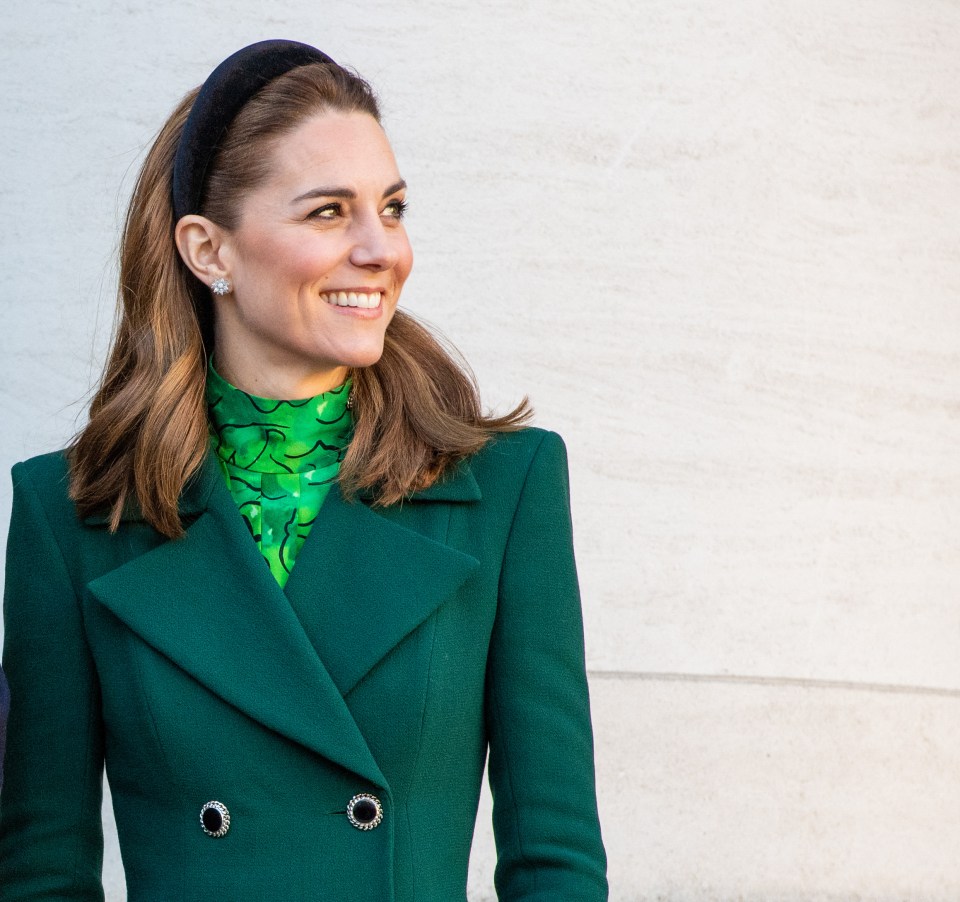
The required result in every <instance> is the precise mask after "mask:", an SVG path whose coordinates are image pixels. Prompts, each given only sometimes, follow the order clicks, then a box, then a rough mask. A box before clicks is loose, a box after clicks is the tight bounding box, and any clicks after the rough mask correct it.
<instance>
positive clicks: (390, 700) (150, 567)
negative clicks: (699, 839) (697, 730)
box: [0, 429, 607, 902]
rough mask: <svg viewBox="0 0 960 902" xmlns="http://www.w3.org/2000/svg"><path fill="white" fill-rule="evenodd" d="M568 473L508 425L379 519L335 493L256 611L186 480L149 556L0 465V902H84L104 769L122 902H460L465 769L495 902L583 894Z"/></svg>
mask: <svg viewBox="0 0 960 902" xmlns="http://www.w3.org/2000/svg"><path fill="white" fill-rule="evenodd" d="M566 472H567V471H566V458H565V452H564V448H563V444H562V442H561V441H560V439H559V438H558V437H557V436H556V435H554V434H552V433H547V432H543V431H541V430H535V429H530V430H524V431H522V432H520V433H514V434H506V435H502V436H498V437H497V438H496V439H495V440H494V441H492V442H491V443H490V444H489V445H488V446H487V447H486V448H485V449H484V450H482V451H481V452H479V453H478V454H476V455H474V456H473V457H472V458H470V459H469V460H468V461H466V462H464V463H463V464H462V465H461V466H460V467H459V468H458V469H457V470H456V471H455V472H454V473H453V474H451V476H450V477H449V478H447V479H445V480H444V481H443V482H442V483H439V484H437V485H435V486H433V487H431V488H430V489H427V490H425V491H422V492H420V493H418V494H416V495H414V496H413V497H412V498H411V499H410V500H409V501H407V502H405V503H403V504H401V505H395V506H392V507H387V508H381V509H377V508H371V507H370V506H368V504H366V503H364V502H363V500H362V499H360V500H356V501H353V502H347V501H346V500H344V498H343V497H342V496H341V495H340V493H339V491H337V490H336V489H334V490H333V491H332V492H331V493H330V495H329V497H328V498H327V500H326V501H325V503H324V506H323V508H322V510H321V512H320V515H319V517H318V519H317V521H316V522H315V523H314V525H313V527H312V530H311V532H310V535H309V537H308V539H307V542H306V544H305V545H304V547H303V549H302V550H301V552H300V555H299V557H298V559H297V563H296V566H295V567H294V569H293V572H292V574H291V577H290V579H289V582H288V583H287V585H286V587H285V589H283V590H281V589H280V588H279V587H278V585H277V583H276V582H275V581H274V579H273V577H272V576H271V574H270V572H269V570H268V569H267V568H266V567H265V566H264V563H263V560H262V558H261V557H260V555H259V553H258V551H257V549H256V546H255V544H254V542H253V541H252V539H251V537H250V534H249V533H248V532H247V530H246V528H245V526H244V523H243V521H242V519H241V517H240V515H239V513H238V511H237V508H236V505H235V503H234V501H233V499H232V498H231V496H230V493H229V491H228V489H227V487H226V485H225V484H224V481H223V479H222V476H221V474H220V472H219V470H218V469H217V467H216V464H215V463H214V462H213V461H212V460H208V461H207V464H206V465H205V466H204V468H203V470H202V471H201V473H200V474H199V475H198V476H197V477H196V478H195V479H194V480H193V481H192V483H191V484H190V485H189V486H188V488H187V490H186V491H185V493H184V496H183V498H182V503H181V511H182V514H183V517H184V520H185V522H187V523H188V524H189V526H188V528H187V531H186V535H185V536H184V537H183V538H181V539H177V540H172V541H171V540H167V539H164V538H163V537H162V536H160V535H159V534H158V533H156V532H155V531H154V530H153V529H152V528H151V527H149V526H148V525H146V524H145V523H143V522H141V521H140V519H138V517H137V516H136V514H135V513H133V512H131V514H130V515H129V516H127V517H126V518H125V520H124V522H123V523H122V525H121V528H120V530H119V531H118V532H117V533H115V534H111V533H110V532H109V531H108V530H107V529H106V526H105V524H104V522H103V521H102V520H98V519H97V518H90V519H87V520H85V521H81V520H79V519H78V518H77V515H76V512H75V509H74V507H73V505H72V503H71V502H70V501H69V500H68V498H67V471H66V464H65V461H64V458H63V455H62V454H56V455H47V456H43V457H38V458H34V459H32V460H30V461H27V462H25V463H22V464H18V465H17V466H16V467H15V468H14V510H13V519H12V525H11V531H10V539H9V544H8V558H7V586H6V596H5V618H6V621H5V622H6V640H5V650H4V667H5V668H6V669H7V674H8V677H9V682H10V686H11V691H12V706H11V714H10V725H9V736H8V748H7V761H6V784H5V786H4V789H3V792H2V795H0V900H3V902H13V900H41V899H43V900H48V899H49V900H53V899H57V900H66V899H71V900H94V899H100V898H102V890H101V888H100V867H101V857H102V831H101V826H100V803H101V774H102V769H103V765H104V761H105V762H106V770H107V775H108V777H109V780H110V784H111V790H112V794H113V803H114V808H115V812H116V820H117V828H118V832H119V837H120V846H121V851H122V855H123V863H124V869H125V872H126V879H127V885H128V894H129V895H128V898H129V899H130V902H161V900H162V902H176V900H184V902H186V900H204V902H208V900H211V899H222V900H229V902H245V900H251V902H252V900H257V902H262V900H274V899H276V900H284V902H297V900H307V899H310V900H330V902H346V900H353V899H356V900H370V902H388V900H390V902H393V900H396V902H456V900H464V899H465V896H466V890H465V885H466V874H467V861H468V854H469V850H470V843H471V838H472V834H473V826H474V820H475V816H476V809H477V800H478V794H479V790H480V784H481V779H482V772H483V765H484V759H485V756H486V755H487V751H488V748H489V773H490V780H491V786H492V789H493V794H494V827H495V831H496V838H497V845H498V867H497V878H496V879H497V888H498V892H499V897H500V899H502V900H542V902H548V900H549V902H576V900H583V902H586V900H590V902H594V900H602V899H606V898H607V889H606V880H605V876H604V874H605V861H604V852H603V847H602V844H601V839H600V831H599V825H598V819H597V811H596V802H595V791H594V772H593V749H592V737H591V729H590V718H589V704H588V698H587V685H586V679H585V674H584V659H583V644H582V625H581V614H580V604H579V597H578V591H577V582H576V573H575V567H574V561H573V553H572V543H571V530H570V516H569V504H568V491H567V476H566ZM358 794H368V795H370V796H373V797H375V799H376V800H377V801H378V802H379V803H380V806H381V807H382V812H383V818H382V821H381V822H380V823H379V824H378V825H377V826H376V827H375V828H373V829H367V830H362V829H358V828H357V827H356V826H354V825H353V824H352V823H351V822H350V820H349V819H348V817H347V816H346V813H345V812H346V810H347V806H348V803H349V801H350V800H351V799H352V798H353V797H354V796H356V795H358ZM211 801H216V802H219V803H220V804H221V805H222V806H223V810H224V811H225V812H227V813H228V814H229V828H228V829H227V830H226V832H225V833H224V835H222V836H219V837H214V836H210V835H208V833H207V832H205V831H204V829H203V827H202V825H201V817H200V815H201V809H202V808H203V806H204V805H205V804H206V803H208V802H211ZM224 820H225V819H224Z"/></svg>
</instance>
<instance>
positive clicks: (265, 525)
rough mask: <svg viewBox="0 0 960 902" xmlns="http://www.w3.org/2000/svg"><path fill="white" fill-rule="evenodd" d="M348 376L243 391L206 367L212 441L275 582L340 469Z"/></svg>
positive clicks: (348, 422) (347, 421)
mask: <svg viewBox="0 0 960 902" xmlns="http://www.w3.org/2000/svg"><path fill="white" fill-rule="evenodd" d="M350 385H351V383H350V381H349V380H348V381H347V382H345V383H344V384H343V385H341V386H340V387H339V388H334V389H331V390H330V391H328V392H324V393H323V394H322V395H317V396H316V397H314V398H306V399H304V400H299V401H272V400H269V399H267V398H258V397H256V396H255V395H250V394H247V392H245V391H241V390H240V389H239V388H236V387H235V386H233V385H231V384H230V383H229V382H227V380H226V379H224V378H223V377H222V376H221V375H220V374H219V373H217V371H216V370H215V369H214V368H213V363H212V362H211V364H210V366H209V367H208V368H207V413H208V419H209V422H210V442H211V446H212V447H213V450H214V452H215V453H216V455H217V458H218V460H219V461H220V469H221V471H222V472H223V475H224V478H225V479H226V482H227V488H229V489H230V494H231V495H233V500H234V501H236V503H237V507H238V508H240V513H241V514H242V515H243V519H244V521H245V522H246V524H247V527H248V528H249V529H250V533H251V535H252V536H253V538H254V541H255V542H256V543H257V547H258V548H259V549H260V553H261V554H262V555H263V559H264V560H265V561H266V562H267V566H268V567H269V568H270V572H271V573H272V574H273V576H274V578H275V579H276V581H277V582H278V583H279V584H280V585H281V586H284V585H286V582H287V579H288V577H289V576H290V571H291V570H292V569H293V564H294V561H296V559H297V555H298V554H299V552H300V549H301V548H302V547H303V543H304V541H305V540H306V538H307V534H308V533H309V532H310V527H311V526H312V525H313V521H314V520H316V518H317V514H318V513H319V512H320V508H321V507H322V506H323V501H324V499H325V498H326V497H327V494H328V493H329V491H330V485H331V483H332V482H333V481H334V480H335V479H336V478H337V474H338V473H339V472H340V463H341V461H342V460H343V458H344V457H345V456H346V453H347V445H348V444H349V442H350V436H351V434H352V432H353V417H352V416H351V414H350V411H349V409H348V408H347V401H348V399H349V397H350Z"/></svg>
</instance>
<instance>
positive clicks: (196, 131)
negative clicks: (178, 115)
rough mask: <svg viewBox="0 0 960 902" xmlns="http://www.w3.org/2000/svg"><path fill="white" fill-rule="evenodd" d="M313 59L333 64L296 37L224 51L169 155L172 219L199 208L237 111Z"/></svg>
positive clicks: (201, 89)
mask: <svg viewBox="0 0 960 902" xmlns="http://www.w3.org/2000/svg"><path fill="white" fill-rule="evenodd" d="M311 63H330V64H333V65H336V63H334V61H333V60H332V59H330V57H329V56H327V55H326V54H325V53H321V52H320V51H319V50H317V49H316V48H315V47H311V46H310V45H309V44H300V43H298V42H297V41H280V40H278V41H260V42H258V43H256V44H250V45H249V46H248V47H244V48H242V49H241V50H238V51H237V52H236V53H234V54H233V55H232V56H228V57H227V58H226V59H225V60H224V61H223V62H222V63H220V65H219V66H217V68H216V69H214V70H213V72H211V73H210V77H209V78H208V79H207V80H206V81H205V82H204V83H203V86H202V87H201V88H200V93H199V94H197V99H196V100H195V101H194V103H193V107H192V108H191V110H190V115H189V116H188V117H187V121H186V122H185V123H184V126H183V133H182V134H181V136H180V144H179V145H178V146H177V155H176V157H174V160H173V219H174V222H177V221H178V220H179V219H180V217H182V216H186V215H187V214H188V213H199V212H200V199H201V197H202V196H203V186H204V183H205V182H206V178H207V170H208V169H209V168H210V163H211V161H212V160H213V157H214V154H215V153H216V152H217V148H218V147H219V144H220V142H221V141H222V140H223V137H224V135H225V134H226V133H227V129H228V128H230V125H231V124H232V123H233V120H234V119H235V118H236V117H237V113H239V112H240V110H241V109H242V108H243V107H244V105H245V104H246V103H247V101H248V100H250V98H251V97H253V95H254V94H256V93H257V92H258V91H260V90H261V89H262V88H263V87H265V86H266V85H267V84H269V83H270V82H271V81H273V80H274V79H275V78H278V77H279V76H281V75H283V74H284V73H285V72H289V71H290V70H291V69H297V68H299V67H300V66H309V65H310V64H311Z"/></svg>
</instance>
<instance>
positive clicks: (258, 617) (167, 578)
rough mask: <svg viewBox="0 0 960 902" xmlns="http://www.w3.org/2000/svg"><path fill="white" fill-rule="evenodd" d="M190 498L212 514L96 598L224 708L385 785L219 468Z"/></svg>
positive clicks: (124, 571)
mask: <svg viewBox="0 0 960 902" xmlns="http://www.w3.org/2000/svg"><path fill="white" fill-rule="evenodd" d="M191 498H192V499H193V503H195V504H196V505H197V506H198V507H205V508H206V509H205V510H203V512H202V513H200V515H199V517H198V518H197V519H196V520H195V521H194V522H193V523H192V524H191V525H190V526H189V527H188V529H187V531H186V535H185V536H184V537H182V538H180V539H176V540H173V541H168V542H164V543H162V544H161V545H159V546H158V547H156V548H154V549H153V550H151V551H148V552H146V553H145V554H142V555H140V556H139V557H136V558H134V559H133V560H131V561H129V562H127V563H126V564H124V565H122V566H121V567H119V568H117V569H116V570H112V571H110V572H108V573H107V574H105V575H103V576H101V577H99V578H98V579H96V580H94V581H92V582H91V583H90V584H89V586H88V588H89V590H90V592H91V593H92V594H93V595H94V597H95V598H97V599H98V600H99V601H100V603H102V604H103V605H104V606H105V607H107V608H108V609H109V610H110V611H112V612H113V613H114V614H115V615H116V616H117V617H119V618H120V619H121V620H122V621H123V622H124V623H125V624H127V626H128V627H129V628H130V629H132V630H133V631H135V632H136V633H137V634H138V635H140V636H141V637H142V638H143V639H144V640H145V641H146V642H148V643H149V644H150V645H151V646H153V647H154V648H156V649H157V650H158V651H160V652H161V653H162V654H164V655H166V656H167V657H168V658H169V659H170V660H171V661H173V662H174V663H176V664H177V665H178V666H180V667H181V668H182V669H183V670H185V671H186V672H187V673H189V674H190V675H191V676H193V677H194V678H195V679H196V680H198V681H199V682H200V683H202V684H203V685H204V686H206V687H208V688H209V689H210V690H211V691H213V692H214V693H216V694H217V695H218V696H220V697H221V698H222V699H224V700H225V701H226V702H228V703H230V704H231V705H233V706H235V707H236V708H238V709H239V710H241V711H243V712H244V713H246V714H247V715H248V716H250V717H252V718H254V719H255V720H257V721H259V722H260V723H263V724H265V725H266V726H268V727H270V728H271V729H273V730H275V731H276V732H278V733H280V734H282V735H284V736H286V737H288V738H290V739H293V740H294V741H296V742H299V743H301V744H302V745H304V746H305V747H307V748H309V749H312V750H313V751H315V752H317V753H318V754H320V755H323V756H324V757H326V758H328V759H329V760H331V761H334V762H336V763H337V764H339V765H341V766H342V767H344V768H347V769H348V770H351V771H353V772H354V773H356V774H358V775H360V776H361V777H364V778H365V779H367V780H369V781H371V782H373V783H375V784H377V785H380V786H386V781H385V780H384V777H383V775H382V773H381V771H380V769H379V767H378V766H377V763H376V761H375V760H374V758H373V756H372V754H371V753H370V750H369V748H368V746H367V744H366V742H365V740H364V738H363V736H362V735H361V733H360V730H359V728H358V727H357V724H356V722H355V721H354V719H353V717H352V716H351V714H350V711H349V710H348V708H347V706H346V703H345V702H344V700H343V697H342V695H341V693H340V691H339V689H338V688H337V685H336V684H335V683H334V680H333V679H332V678H331V676H330V673H329V672H328V670H327V668H326V667H325V666H324V664H323V662H322V661H321V659H320V657H319V656H318V654H317V651H316V650H315V649H314V647H313V645H311V643H310V641H309V639H308V638H307V636H306V633H305V632H304V630H303V627H302V625H301V623H300V621H299V620H298V619H297V616H296V615H295V613H294V611H293V609H292V608H291V606H290V603H289V601H288V600H287V598H286V597H285V596H284V594H283V592H282V591H281V590H280V588H279V586H278V585H277V583H276V581H275V580H274V578H273V577H272V576H271V574H270V572H269V570H268V569H267V567H266V566H265V565H264V562H263V560H262V559H261V557H260V554H259V552H258V551H257V549H256V546H255V545H254V544H253V542H252V541H251V540H250V535H249V533H248V532H247V531H246V527H245V525H244V523H243V520H242V518H241V517H240V515H239V513H238V511H237V509H236V506H235V504H234V501H233V498H232V497H231V496H230V493H229V491H228V490H227V488H226V485H225V484H224V482H223V480H222V477H221V476H220V473H219V471H218V470H217V468H216V464H215V463H214V462H211V461H209V460H208V462H207V463H206V464H205V466H204V470H203V472H202V473H201V475H200V477H199V478H198V480H197V483H196V484H195V485H194V486H193V487H192V489H191V492H190V494H189V495H188V501H190V499H191ZM197 499H200V500H199V501H197ZM188 508H189V505H188ZM359 508H361V509H363V508H362V505H359ZM364 510H365V509H364ZM187 512H188V513H190V511H189V509H188V511H187ZM358 512H359V511H358ZM347 519H348V520H349V518H347ZM349 532H350V534H356V530H355V529H350V530H349ZM297 566H299V564H298V565H297ZM294 569H295V570H296V568H294ZM337 597H340V593H339V592H338V595H337ZM341 669H342V668H341Z"/></svg>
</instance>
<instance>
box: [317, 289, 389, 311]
mask: <svg viewBox="0 0 960 902" xmlns="http://www.w3.org/2000/svg"><path fill="white" fill-rule="evenodd" d="M320 298H321V299H322V300H324V301H326V302H327V303H328V304H333V305H334V306H335V307H360V308H362V309H364V310H374V309H376V308H377V307H379V306H380V292H379V291H374V292H372V293H371V294H366V293H365V292H362V291H360V292H357V291H331V292H329V293H327V294H321V295H320Z"/></svg>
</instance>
